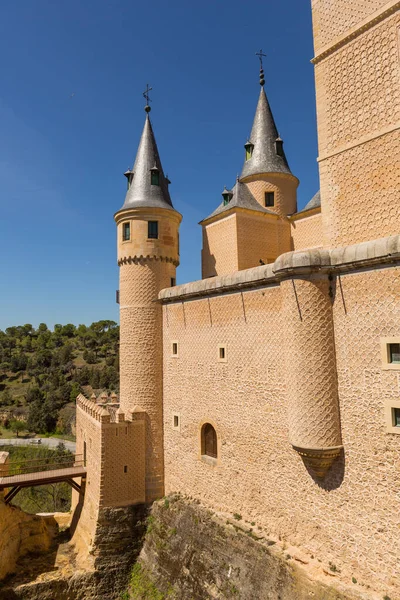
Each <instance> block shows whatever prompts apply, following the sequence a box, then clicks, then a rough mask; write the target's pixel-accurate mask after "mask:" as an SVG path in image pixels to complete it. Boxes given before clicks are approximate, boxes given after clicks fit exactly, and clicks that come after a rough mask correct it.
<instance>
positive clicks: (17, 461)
mask: <svg viewBox="0 0 400 600" xmlns="http://www.w3.org/2000/svg"><path fill="white" fill-rule="evenodd" d="M74 456H75V457H78V456H83V454H73V453H72V452H69V453H68V454H67V453H66V454H58V458H72V457H74ZM53 458H54V457H53V456H48V457H44V456H43V457H42V458H29V459H28V460H12V461H10V462H8V463H7V464H8V465H17V464H18V465H20V464H22V463H24V464H25V463H31V462H38V461H39V462H43V461H45V460H53Z"/></svg>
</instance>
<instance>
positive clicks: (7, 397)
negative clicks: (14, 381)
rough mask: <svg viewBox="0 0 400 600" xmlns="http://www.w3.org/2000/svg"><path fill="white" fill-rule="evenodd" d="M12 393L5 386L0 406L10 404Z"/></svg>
mask: <svg viewBox="0 0 400 600" xmlns="http://www.w3.org/2000/svg"><path fill="white" fill-rule="evenodd" d="M13 400H14V399H13V395H12V394H11V392H10V390H9V389H8V388H6V389H5V390H4V392H3V393H2V394H1V398H0V406H10V404H12V403H13Z"/></svg>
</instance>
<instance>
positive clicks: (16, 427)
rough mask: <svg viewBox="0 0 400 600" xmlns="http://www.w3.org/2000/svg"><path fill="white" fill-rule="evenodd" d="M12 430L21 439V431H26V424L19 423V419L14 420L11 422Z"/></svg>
mask: <svg viewBox="0 0 400 600" xmlns="http://www.w3.org/2000/svg"><path fill="white" fill-rule="evenodd" d="M10 429H11V431H12V432H13V433H16V434H17V437H19V434H20V433H21V431H25V429H26V423H24V422H23V421H18V420H17V419H13V420H12V421H10Z"/></svg>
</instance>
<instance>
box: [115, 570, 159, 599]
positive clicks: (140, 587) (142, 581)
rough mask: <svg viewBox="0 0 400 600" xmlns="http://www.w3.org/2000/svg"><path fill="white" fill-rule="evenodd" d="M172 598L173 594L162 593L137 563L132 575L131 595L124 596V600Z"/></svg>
mask: <svg viewBox="0 0 400 600" xmlns="http://www.w3.org/2000/svg"><path fill="white" fill-rule="evenodd" d="M170 597H171V593H170V592H168V593H167V594H164V593H163V592H160V590H158V589H157V588H156V586H155V585H154V583H153V582H152V581H151V580H150V578H149V576H148V575H147V573H146V572H145V571H144V570H143V569H142V567H141V566H140V565H139V563H136V565H135V566H134V567H133V569H132V573H131V580H130V584H129V595H128V596H125V597H124V596H122V598H123V600H125V599H126V600H128V598H129V599H130V600H167V598H170Z"/></svg>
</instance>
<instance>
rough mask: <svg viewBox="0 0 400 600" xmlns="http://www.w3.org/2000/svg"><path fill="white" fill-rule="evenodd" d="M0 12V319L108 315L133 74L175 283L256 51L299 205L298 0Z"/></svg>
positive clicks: (196, 254)
mask: <svg viewBox="0 0 400 600" xmlns="http://www.w3.org/2000/svg"><path fill="white" fill-rule="evenodd" d="M1 13H2V14H1V21H0V52H1V55H2V57H3V61H2V75H1V83H2V85H1V91H0V128H1V136H0V209H1V220H0V253H1V263H0V328H1V329H4V328H6V327H8V326H10V325H17V324H24V323H32V324H33V325H34V326H37V325H38V323H39V322H41V321H43V322H46V323H47V324H48V325H50V326H52V325H54V323H67V322H72V323H75V324H79V323H87V324H89V323H91V322H92V321H95V320H99V319H114V320H118V307H117V305H116V304H115V289H116V288H118V268H117V266H116V247H115V246H116V244H115V224H114V221H113V214H114V212H115V211H116V210H118V209H119V208H120V207H121V205H122V203H123V200H124V196H125V189H126V180H125V177H123V172H124V171H125V170H126V169H127V168H128V167H130V166H132V164H133V160H134V157H135V153H136V149H137V144H138V141H139V137H140V134H141V131H142V127H143V122H144V117H145V113H144V111H143V98H142V91H143V90H144V88H145V85H146V83H147V82H149V83H150V85H151V86H152V87H153V93H152V99H153V102H152V113H151V117H152V122H153V126H154V130H155V135H156V139H157V143H158V147H159V151H160V155H161V160H162V163H163V167H164V170H165V171H166V172H167V173H168V175H169V177H170V179H171V181H172V185H171V186H170V190H171V196H172V200H173V202H174V206H175V208H176V209H177V210H179V211H180V212H181V213H182V214H183V217H184V218H183V222H182V225H181V266H180V267H179V269H178V275H177V279H178V283H183V282H186V281H191V280H194V279H199V278H200V250H201V228H200V226H199V225H198V224H197V223H198V221H200V220H201V219H202V218H204V217H205V216H207V215H208V214H209V213H210V212H212V210H214V208H216V206H217V205H218V204H219V202H220V198H221V196H220V193H221V191H222V188H223V186H224V185H225V184H226V185H227V186H232V185H233V183H234V181H235V177H236V174H237V172H240V170H241V167H242V162H243V157H244V149H243V144H244V143H245V141H246V138H247V136H248V134H249V132H250V128H251V124H252V120H253V116H254V111H255V106H256V101H257V97H258V93H259V85H258V68H259V65H258V59H257V57H256V56H255V52H256V51H257V50H258V49H259V48H261V47H262V48H263V50H264V52H266V54H267V59H266V60H265V64H264V68H265V73H266V91H267V95H268V97H269V100H270V103H271V106H272V110H273V113H274V116H275V120H276V121H277V125H278V129H279V132H280V135H281V137H282V138H283V139H284V141H285V150H286V154H287V157H288V160H289V164H290V166H291V169H292V172H293V173H294V174H295V175H296V176H297V177H299V179H300V181H301V184H300V187H299V193H298V204H299V208H302V207H303V206H304V205H305V204H306V202H308V200H309V199H310V198H311V197H312V195H313V194H314V193H315V192H316V191H317V189H318V185H319V184H318V169H317V163H316V156H317V140H316V125H315V96H314V94H315V92H314V74H313V67H312V65H311V64H310V59H311V58H312V56H313V47H312V32H311V10H310V1H309V0H307V1H305V2H299V0H284V1H281V2H276V1H274V2H272V1H270V0H262V1H258V0H257V1H255V0H253V1H249V2H244V1H243V0H202V1H197V2H195V1H188V0H170V1H169V2H165V0H163V1H162V0H152V2H138V1H136V2H134V1H132V0H129V1H128V0H114V1H111V0H108V1H106V0H96V1H95V0H84V1H82V0H68V2H57V1H56V2H54V0H35V1H34V2H32V0H19V1H18V2H5V3H3V5H2V10H1Z"/></svg>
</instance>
